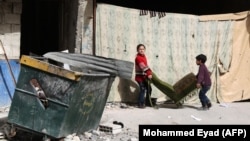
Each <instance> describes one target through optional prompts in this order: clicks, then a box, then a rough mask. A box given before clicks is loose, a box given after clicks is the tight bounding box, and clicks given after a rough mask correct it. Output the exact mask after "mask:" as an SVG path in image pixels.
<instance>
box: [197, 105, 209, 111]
mask: <svg viewBox="0 0 250 141" xmlns="http://www.w3.org/2000/svg"><path fill="white" fill-rule="evenodd" d="M198 110H199V111H206V110H208V108H207V107H205V106H202V107H199V108H198Z"/></svg>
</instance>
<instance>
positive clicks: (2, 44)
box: [0, 40, 16, 85]
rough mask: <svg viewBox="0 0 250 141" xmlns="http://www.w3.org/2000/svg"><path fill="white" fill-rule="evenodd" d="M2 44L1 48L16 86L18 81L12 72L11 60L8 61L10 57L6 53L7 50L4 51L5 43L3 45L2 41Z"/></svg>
mask: <svg viewBox="0 0 250 141" xmlns="http://www.w3.org/2000/svg"><path fill="white" fill-rule="evenodd" d="M0 43H1V45H0V46H1V47H2V49H3V53H4V57H5V60H6V61H7V64H8V68H9V71H10V74H11V76H12V79H13V81H14V84H15V85H16V79H15V77H14V74H13V71H12V69H11V66H10V63H9V59H8V57H7V55H6V52H5V49H4V47H3V43H2V41H1V40H0Z"/></svg>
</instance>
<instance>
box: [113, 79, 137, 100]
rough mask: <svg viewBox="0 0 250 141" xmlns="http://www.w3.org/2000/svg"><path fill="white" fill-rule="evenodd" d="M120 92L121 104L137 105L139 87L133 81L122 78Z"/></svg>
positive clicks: (119, 84)
mask: <svg viewBox="0 0 250 141" xmlns="http://www.w3.org/2000/svg"><path fill="white" fill-rule="evenodd" d="M118 92H119V94H120V97H121V102H125V103H136V102H137V97H138V94H139V87H138V85H137V83H136V82H134V81H132V80H127V79H122V78H120V80H119V83H118Z"/></svg>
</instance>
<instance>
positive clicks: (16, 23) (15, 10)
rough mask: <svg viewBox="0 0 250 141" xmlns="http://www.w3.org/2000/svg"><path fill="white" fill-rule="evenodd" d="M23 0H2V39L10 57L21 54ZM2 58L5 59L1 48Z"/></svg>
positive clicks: (0, 20)
mask: <svg viewBox="0 0 250 141" xmlns="http://www.w3.org/2000/svg"><path fill="white" fill-rule="evenodd" d="M21 13H22V0H0V40H1V41H2V43H3V47H4V50H5V53H6V54H7V56H8V58H9V59H17V58H19V56H20V27H21ZM0 54H1V55H0V59H4V58H3V55H2V54H4V52H3V49H2V48H0Z"/></svg>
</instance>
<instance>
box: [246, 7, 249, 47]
mask: <svg viewBox="0 0 250 141" xmlns="http://www.w3.org/2000/svg"><path fill="white" fill-rule="evenodd" d="M246 26H247V32H248V34H249V46H250V11H249V12H248V15H247V21H246Z"/></svg>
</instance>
